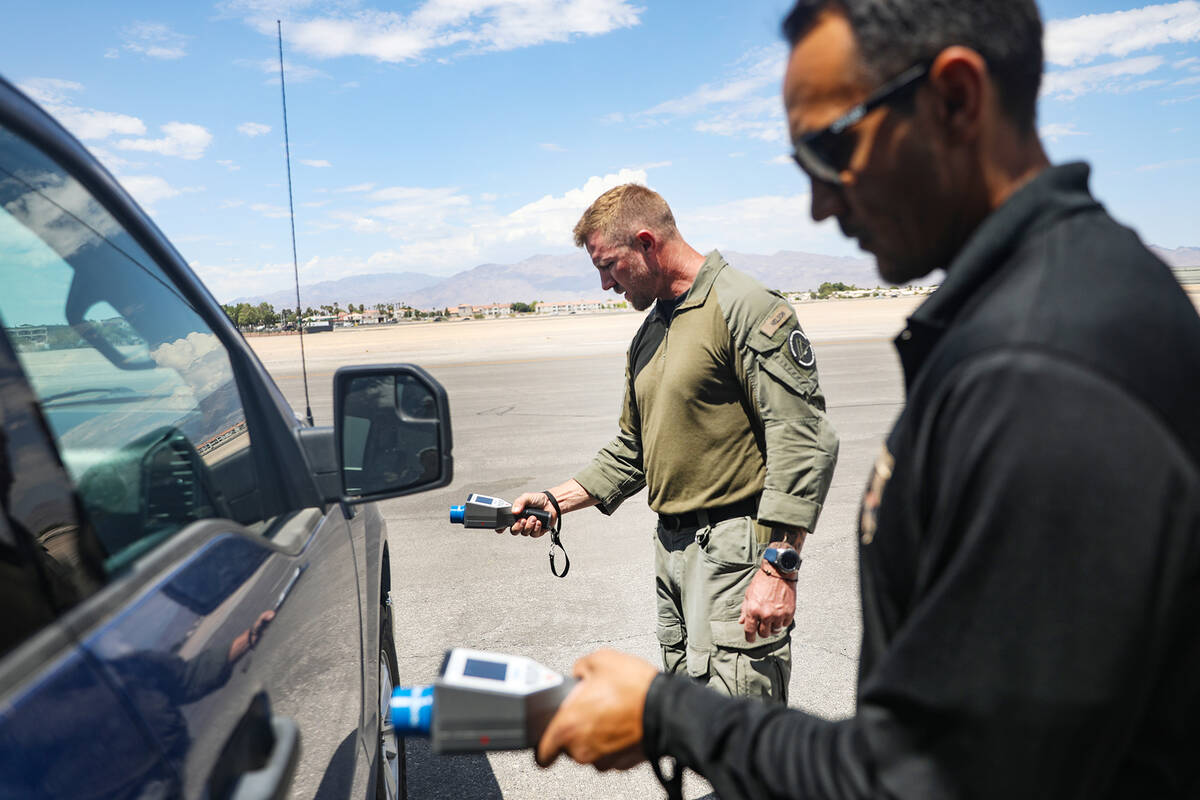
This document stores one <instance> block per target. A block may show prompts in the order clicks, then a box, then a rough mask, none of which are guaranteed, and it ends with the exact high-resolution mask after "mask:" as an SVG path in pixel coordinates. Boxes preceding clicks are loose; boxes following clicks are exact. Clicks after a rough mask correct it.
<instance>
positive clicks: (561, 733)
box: [537, 650, 658, 771]
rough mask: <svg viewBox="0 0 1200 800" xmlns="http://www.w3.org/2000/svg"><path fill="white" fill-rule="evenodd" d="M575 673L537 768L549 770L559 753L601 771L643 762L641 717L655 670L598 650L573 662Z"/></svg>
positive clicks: (540, 744) (542, 745)
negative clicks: (573, 685) (572, 687)
mask: <svg viewBox="0 0 1200 800" xmlns="http://www.w3.org/2000/svg"><path fill="white" fill-rule="evenodd" d="M574 673H575V677H576V678H578V679H579V683H578V684H576V685H575V688H574V689H572V690H571V693H570V694H568V695H567V698H566V699H565V700H563V703H562V705H561V706H559V709H558V711H557V712H556V713H555V714H554V718H553V719H551V720H550V725H549V726H547V728H546V732H545V733H543V734H542V739H541V741H540V742H538V746H537V763H538V764H539V765H540V766H543V767H548V766H550V765H551V764H553V763H554V760H555V759H557V758H558V756H559V754H560V753H566V754H567V755H568V756H570V757H571V758H573V759H575V760H576V761H578V762H579V763H580V764H595V766H596V769H598V770H602V771H603V770H610V769H629V768H631V767H635V766H637V765H638V764H640V763H642V762H643V761H645V760H646V756H645V754H644V753H643V752H642V712H643V711H644V710H645V707H646V693H647V692H649V691H650V684H651V683H652V682H653V681H654V676H655V675H657V674H658V670H656V669H655V668H654V667H652V666H650V665H649V664H647V663H646V662H645V661H642V660H641V659H640V658H635V657H634V656H631V655H626V654H625V653H618V652H616V651H614V650H598V651H596V652H595V653H592V654H591V655H587V656H584V657H583V658H581V659H579V660H578V661H576V662H575V670H574Z"/></svg>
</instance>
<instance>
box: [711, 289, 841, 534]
mask: <svg viewBox="0 0 1200 800" xmlns="http://www.w3.org/2000/svg"><path fill="white" fill-rule="evenodd" d="M736 327H742V328H744V329H743V330H735V331H734V332H733V333H734V342H735V346H737V347H738V351H739V356H740V357H739V359H738V363H737V365H736V371H737V374H738V379H739V380H740V381H741V382H742V384H743V387H744V390H745V392H746V396H747V397H748V398H750V399H751V400H752V402H753V405H754V408H755V410H756V411H757V413H758V416H759V418H760V420H761V421H762V426H763V439H764V445H765V448H766V478H765V480H764V483H763V492H762V498H761V500H760V501H759V506H758V519H759V521H760V522H763V523H764V524H767V525H776V526H786V527H791V528H803V529H805V530H806V531H811V530H813V529H814V528H815V527H816V524H817V518H818V517H819V516H820V514H821V506H822V504H823V503H824V502H825V494H826V493H827V492H828V491H829V484H830V482H831V481H832V480H833V469H834V466H835V465H836V464H837V454H838V437H837V432H836V431H835V430H834V429H833V425H832V424H831V423H830V422H829V418H828V417H827V416H826V415H825V397H824V395H822V394H821V387H820V384H819V383H818V381H817V363H816V356H815V355H814V354H813V349H812V345H811V344H810V343H809V341H808V338H807V337H806V336H805V335H804V331H803V330H801V328H800V323H799V322H798V321H797V320H796V313H795V312H794V311H793V310H792V307H791V304H790V303H788V302H787V301H786V300H783V299H782V298H779V300H778V303H776V304H775V305H774V306H773V307H771V309H770V310H769V311H767V313H766V314H760V315H753V316H750V317H749V318H748V319H747V320H746V324H744V325H741V326H736Z"/></svg>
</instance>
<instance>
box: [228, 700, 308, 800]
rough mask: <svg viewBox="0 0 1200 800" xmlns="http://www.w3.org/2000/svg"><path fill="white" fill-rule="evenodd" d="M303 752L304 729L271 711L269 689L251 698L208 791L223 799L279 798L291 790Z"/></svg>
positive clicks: (274, 799) (263, 799)
mask: <svg viewBox="0 0 1200 800" xmlns="http://www.w3.org/2000/svg"><path fill="white" fill-rule="evenodd" d="M299 754H300V728H299V727H298V726H297V725H296V723H295V721H294V720H292V719H290V718H288V717H284V716H280V715H278V714H272V713H271V704H270V702H269V701H268V700H267V693H266V692H259V693H258V694H256V695H254V697H253V698H252V699H251V700H250V705H249V707H248V708H247V709H246V712H245V713H244V714H242V718H241V719H240V720H238V723H237V725H236V726H234V729H233V732H232V733H230V734H229V739H228V740H227V741H226V742H225V747H224V748H222V750H221V755H220V757H219V758H218V759H217V763H216V766H215V767H214V768H213V771H212V774H211V775H210V776H209V778H208V794H209V796H210V797H213V798H221V800H225V799H226V798H228V800H278V799H279V798H282V797H283V796H284V795H285V794H286V793H287V790H288V785H289V783H290V782H291V780H292V771H293V769H294V768H295V766H296V759H297V757H298V756H299Z"/></svg>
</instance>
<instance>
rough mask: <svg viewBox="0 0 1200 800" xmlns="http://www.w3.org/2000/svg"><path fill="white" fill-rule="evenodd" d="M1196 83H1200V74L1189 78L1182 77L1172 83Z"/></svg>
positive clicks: (1183, 84)
mask: <svg viewBox="0 0 1200 800" xmlns="http://www.w3.org/2000/svg"><path fill="white" fill-rule="evenodd" d="M1194 83H1200V75H1192V76H1190V77H1187V78H1180V79H1179V80H1177V81H1175V82H1174V83H1172V84H1171V85H1172V86H1191V85H1192V84H1194Z"/></svg>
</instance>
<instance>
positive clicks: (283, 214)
mask: <svg viewBox="0 0 1200 800" xmlns="http://www.w3.org/2000/svg"><path fill="white" fill-rule="evenodd" d="M250 210H251V211H257V212H258V213H259V214H262V215H263V216H264V217H266V218H268V219H287V218H288V217H289V216H291V212H289V211H288V210H287V209H286V208H284V207H283V206H277V205H273V204H271V203H254V204H253V205H251V206H250Z"/></svg>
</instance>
